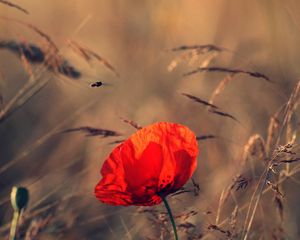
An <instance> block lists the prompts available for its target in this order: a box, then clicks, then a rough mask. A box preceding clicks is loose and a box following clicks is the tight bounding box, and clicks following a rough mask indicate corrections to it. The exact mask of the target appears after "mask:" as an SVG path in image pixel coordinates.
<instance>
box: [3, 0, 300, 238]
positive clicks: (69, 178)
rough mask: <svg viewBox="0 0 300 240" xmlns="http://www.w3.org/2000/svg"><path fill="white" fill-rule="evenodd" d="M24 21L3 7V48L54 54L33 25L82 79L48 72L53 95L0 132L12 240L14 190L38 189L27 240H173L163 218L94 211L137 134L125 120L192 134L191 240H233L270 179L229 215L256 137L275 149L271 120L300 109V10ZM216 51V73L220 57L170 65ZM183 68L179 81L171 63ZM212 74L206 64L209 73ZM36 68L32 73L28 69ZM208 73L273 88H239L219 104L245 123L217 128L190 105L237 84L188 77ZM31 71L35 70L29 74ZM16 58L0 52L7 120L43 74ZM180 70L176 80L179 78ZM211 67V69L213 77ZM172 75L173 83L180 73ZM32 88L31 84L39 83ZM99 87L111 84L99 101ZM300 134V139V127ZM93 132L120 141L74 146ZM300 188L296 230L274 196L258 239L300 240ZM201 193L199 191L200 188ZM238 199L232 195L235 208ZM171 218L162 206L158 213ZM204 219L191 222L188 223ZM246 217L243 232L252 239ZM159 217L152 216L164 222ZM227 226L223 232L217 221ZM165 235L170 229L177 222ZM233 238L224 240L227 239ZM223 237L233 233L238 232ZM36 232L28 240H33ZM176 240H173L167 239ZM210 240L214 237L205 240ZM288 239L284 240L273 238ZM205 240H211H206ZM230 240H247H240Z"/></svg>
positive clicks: (291, 186) (225, 121)
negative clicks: (109, 165)
mask: <svg viewBox="0 0 300 240" xmlns="http://www.w3.org/2000/svg"><path fill="white" fill-rule="evenodd" d="M14 3H15V4H17V5H19V6H21V7H22V8H24V9H26V10H27V11H28V12H29V14H24V13H23V12H22V11H19V10H18V9H16V8H13V7H9V6H7V5H6V4H1V2H0V41H11V40H14V41H17V42H18V41H19V42H20V41H23V42H27V43H32V44H36V45H42V43H43V41H45V40H44V39H43V37H41V36H40V35H39V34H37V32H36V31H34V30H33V29H32V28H30V27H28V25H27V26H26V25H24V24H20V23H19V22H17V21H15V20H19V21H22V22H26V23H27V24H32V25H34V26H36V27H37V28H38V29H41V30H42V31H43V32H45V33H46V34H47V35H49V36H50V37H51V39H52V41H53V42H55V44H56V46H57V47H58V48H59V51H60V54H61V55H62V56H63V57H64V58H65V59H67V60H68V62H69V63H70V64H72V65H73V66H74V67H76V69H78V70H79V71H80V72H81V73H82V76H81V77H80V78H79V79H72V78H70V77H68V76H65V75H63V74H55V73H53V71H50V70H47V69H46V70H43V71H42V73H41V74H40V75H38V76H39V79H47V83H46V85H45V86H44V87H43V88H42V89H41V90H40V91H38V92H37V93H36V94H32V96H31V97H30V98H29V99H28V101H27V100H26V102H25V103H24V104H22V106H21V107H19V108H18V109H17V110H16V111H14V112H13V113H12V114H10V115H9V116H8V117H7V118H6V119H4V120H3V121H1V122H0V164H1V165H0V189H1V190H0V204H1V205H0V225H1V226H0V233H1V236H2V237H4V236H7V231H8V229H9V223H10V221H11V218H12V214H13V210H12V209H11V207H10V202H9V201H10V200H9V195H10V191H11V188H12V186H14V185H20V186H25V187H27V188H28V189H29V191H30V202H29V205H28V209H27V210H26V212H25V213H24V217H23V220H22V219H21V221H22V224H21V227H20V235H21V236H20V238H21V239H23V238H24V239H25V236H26V232H27V231H28V229H29V228H30V227H31V228H33V227H32V225H33V226H35V227H36V229H38V232H39V233H38V234H37V235H36V238H34V237H31V238H30V237H28V234H27V239H158V238H159V239H171V237H170V236H169V237H168V233H162V230H161V229H163V228H162V227H161V226H160V225H159V224H154V223H153V221H151V219H150V218H151V216H152V215H151V214H149V213H147V212H141V211H143V208H140V207H135V206H132V207H113V206H107V205H104V204H102V203H100V202H98V201H97V200H96V198H95V197H94V194H93V192H94V186H95V185H96V184H97V182H98V181H99V179H100V177H101V176H100V168H101V165H102V163H103V161H104V160H105V158H106V157H107V156H108V154H109V153H110V152H111V151H112V149H113V148H114V147H115V146H116V145H115V144H111V143H112V142H114V141H117V140H122V139H125V138H127V137H128V136H130V135H131V134H132V133H134V132H135V131H136V130H135V129H134V128H133V127H132V126H130V125H129V124H126V123H124V122H123V121H122V120H121V119H120V117H122V118H125V119H128V120H132V121H134V122H136V123H138V124H139V125H141V126H146V125H149V124H151V123H154V122H157V121H168V122H176V123H181V124H184V125H187V126H188V127H189V128H191V129H192V130H193V131H194V132H195V133H196V135H197V136H205V135H214V136H218V137H216V138H212V139H207V140H203V141H199V148H200V155H199V159H198V169H197V171H196V173H195V175H194V179H195V181H196V182H197V183H198V184H199V186H200V193H199V195H197V196H194V195H193V193H186V194H180V195H177V196H174V197H170V199H169V201H170V204H171V206H172V209H173V212H174V214H175V215H178V216H179V217H178V218H177V219H176V221H177V222H178V224H180V223H182V224H183V223H185V222H186V221H188V222H189V223H191V224H193V225H194V226H195V227H191V228H190V229H188V228H185V227H184V226H183V227H182V229H180V236H181V237H182V238H181V239H230V238H229V237H228V236H227V235H226V234H227V233H223V232H222V231H219V230H215V231H213V230H214V229H212V228H209V227H210V226H211V225H218V224H217V223H218V222H219V223H220V222H222V221H223V220H224V219H226V218H227V217H228V216H230V214H231V212H232V211H233V209H234V206H239V207H240V206H242V205H243V204H244V203H245V202H247V201H250V198H251V195H252V193H253V191H254V189H255V186H256V185H255V181H256V180H257V178H259V176H260V175H259V173H260V171H261V169H260V168H262V167H263V165H262V162H261V161H254V163H251V164H252V165H254V168H257V169H256V171H257V172H256V173H257V174H256V175H255V174H254V176H252V180H253V181H252V183H250V184H249V186H247V188H246V189H241V190H238V191H237V192H236V193H234V195H235V196H231V197H230V200H228V202H227V203H226V204H227V205H226V206H225V204H224V207H223V208H222V211H221V212H219V213H218V212H217V209H220V203H219V202H221V201H219V200H220V196H221V194H222V192H223V193H224V190H225V189H227V188H228V186H230V184H231V182H232V179H234V178H235V176H236V175H237V174H239V172H240V168H241V165H243V162H242V154H243V152H244V146H245V144H246V143H247V141H248V139H249V137H251V136H252V135H253V134H256V133H257V134H259V135H261V137H262V138H264V139H266V138H267V135H268V126H269V121H270V118H271V117H272V116H273V115H274V114H275V113H276V111H277V110H278V109H279V108H280V107H281V106H282V105H283V104H284V103H286V102H287V101H288V99H289V96H290V94H291V92H292V90H293V88H294V87H295V85H296V84H297V82H298V78H299V74H300V68H299V66H298V65H299V62H300V45H299V40H300V17H299V16H300V2H299V1H296V0H286V1H271V0H252V1H238V0H232V1H221V0H201V1H196V0H190V1H183V0H178V1H171V0H165V1H157V0H151V1H150V0H149V1H138V0H128V1H121V0H112V1H96V0H89V1H82V0H75V1H74V0H73V1H70V0H65V1H38V0H31V1H20V0H15V1H14ZM70 41H76V42H78V43H80V44H82V46H86V47H87V48H89V49H91V50H92V51H93V52H95V53H97V54H99V55H100V56H101V57H103V58H104V59H106V60H107V61H108V62H109V63H110V64H111V65H112V66H113V67H114V68H115V69H116V71H117V72H118V73H119V75H120V76H119V77H118V76H116V75H115V74H114V73H113V72H112V71H110V69H108V68H107V67H105V66H104V65H103V64H101V62H99V61H91V62H87V61H85V60H84V59H83V58H82V57H80V56H78V54H76V53H75V52H74V51H72V49H71V48H70V47H69V46H68V42H70ZM197 44H198V45H204V44H213V45H216V46H219V47H223V48H226V49H228V50H229V51H224V52H218V53H217V55H216V56H214V55H213V57H212V58H211V61H209V62H208V63H207V59H208V57H209V56H212V55H211V52H207V53H204V54H199V55H197V56H196V60H194V61H192V60H191V59H188V60H187V59H186V58H188V57H184V56H183V55H182V54H183V52H177V51H171V49H172V48H174V47H178V46H182V45H197ZM180 56H183V57H181V61H179V62H178V65H177V66H176V68H174V69H170V63H172V61H173V63H174V59H178V57H180ZM205 61H206V62H205ZM25 63H26V61H25ZM201 64H206V65H207V64H208V66H218V67H224V68H232V69H244V70H247V71H252V72H260V73H263V74H265V75H266V76H268V77H269V78H270V79H271V80H272V81H273V83H270V82H268V81H264V80H263V79H262V78H254V77H251V76H248V75H247V74H238V75H235V76H234V78H233V80H232V81H230V82H229V83H228V84H227V85H226V88H225V89H224V91H222V93H220V95H219V96H217V97H216V99H215V101H214V104H216V105H217V106H219V107H220V108H221V109H222V110H224V112H227V113H230V114H232V115H233V116H234V117H235V118H236V119H238V121H239V122H237V121H233V120H232V119H230V118H226V117H222V116H219V115H216V114H212V113H210V112H208V111H207V109H206V107H205V106H203V105H200V104H198V103H196V102H193V101H191V99H188V98H186V97H185V96H182V94H181V93H188V94H191V95H194V96H197V97H199V98H201V99H204V100H206V101H208V100H209V99H210V97H211V95H212V93H213V92H214V90H215V89H216V87H217V86H218V84H219V83H220V81H221V80H222V79H224V77H226V76H227V75H228V74H226V73H220V72H202V73H198V74H194V75H191V76H188V77H183V74H184V73H186V72H189V71H192V70H194V69H196V68H197V67H199V66H200V65H201ZM25 65H26V64H25ZM29 65H31V67H28V66H27V69H26V67H24V61H22V60H21V58H20V57H19V56H18V55H17V54H15V53H14V52H12V51H10V50H9V49H6V48H0V94H1V99H2V101H1V102H0V109H2V110H3V109H5V106H7V104H8V103H9V102H10V101H11V99H13V98H14V97H15V96H16V95H17V94H18V93H19V91H20V89H22V88H23V87H24V85H25V84H27V83H28V81H32V79H31V78H30V71H29V70H28V68H29V69H30V68H31V70H32V71H33V75H34V74H35V72H36V71H37V72H38V71H40V69H41V68H42V66H41V64H29ZM168 66H169V68H168ZM201 66H203V65H201ZM171 70H172V71H171ZM30 79H31V80H30ZM96 81H102V82H103V83H106V84H105V85H103V86H101V87H99V88H91V87H90V84H91V83H93V82H96ZM293 121H294V122H293V124H294V125H293V126H294V128H295V129H296V130H297V126H298V125H297V120H296V117H295V119H293ZM81 126H90V127H93V128H100V129H110V130H114V131H116V132H119V133H121V134H122V136H121V137H107V138H102V137H99V136H95V137H87V136H85V133H83V132H80V131H79V132H77V131H76V132H75V131H74V132H70V133H62V131H64V130H66V129H70V128H76V127H81ZM297 177H298V179H299V174H298V176H297V174H295V175H294V176H293V178H294V180H287V181H285V182H284V184H282V189H283V190H282V191H283V192H284V194H285V198H284V200H283V202H282V204H283V222H281V220H280V217H278V212H277V208H276V203H273V202H274V201H273V193H272V192H271V191H270V192H269V193H267V194H265V195H263V197H262V198H263V200H262V201H261V204H259V207H258V210H257V214H256V215H255V219H256V220H255V221H254V223H253V226H252V228H251V231H252V234H251V235H250V236H249V239H299V237H300V228H299V222H300V210H299V207H298V206H299V200H300V193H299V181H300V180H297ZM187 186H188V187H193V184H192V183H191V182H189V183H188V184H187ZM231 195H233V194H231ZM152 209H154V210H157V211H158V213H152V214H158V215H155V216H156V217H157V216H160V217H161V213H160V211H162V212H163V211H165V210H164V208H163V206H156V207H154V208H151V210H152ZM190 211H196V212H197V214H195V215H193V216H190V217H188V218H187V219H185V218H182V217H180V214H186V213H188V212H190ZM243 214H245V212H243V213H240V216H241V219H240V221H241V223H240V224H241V225H243V223H244V222H243V221H244V220H242V219H243V218H242V216H244V215H243ZM152 217H153V216H152ZM216 218H219V219H217V220H218V221H217V220H216ZM164 224H165V226H164V228H167V229H170V226H169V223H168V222H164ZM220 228H221V227H220ZM229 228H230V226H229V225H228V226H227V225H224V226H222V229H221V230H223V231H224V229H225V230H226V229H229ZM22 232H23V233H22ZM164 234H166V237H165V238H164V237H163V236H164ZM201 236H202V237H201ZM274 236H275V237H274ZM196 237H198V238H196ZM231 237H232V238H231V239H239V238H238V237H235V238H234V236H231Z"/></svg>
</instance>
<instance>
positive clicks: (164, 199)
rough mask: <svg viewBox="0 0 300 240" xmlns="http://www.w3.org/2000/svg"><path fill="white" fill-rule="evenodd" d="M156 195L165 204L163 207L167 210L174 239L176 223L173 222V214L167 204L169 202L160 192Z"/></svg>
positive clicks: (176, 238)
mask: <svg viewBox="0 0 300 240" xmlns="http://www.w3.org/2000/svg"><path fill="white" fill-rule="evenodd" d="M158 195H159V196H160V198H161V199H162V200H163V202H164V204H165V207H166V209H167V211H168V214H169V217H170V221H171V223H172V227H173V231H174V238H175V240H178V235H177V229H176V224H175V221H174V218H173V214H172V211H171V208H170V206H169V203H168V201H167V199H166V198H165V197H164V196H163V195H162V194H158Z"/></svg>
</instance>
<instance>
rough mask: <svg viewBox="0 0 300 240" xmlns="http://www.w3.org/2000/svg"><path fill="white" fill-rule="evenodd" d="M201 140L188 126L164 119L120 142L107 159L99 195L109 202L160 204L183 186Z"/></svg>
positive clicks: (119, 203)
mask: <svg viewBox="0 0 300 240" xmlns="http://www.w3.org/2000/svg"><path fill="white" fill-rule="evenodd" d="M197 155H198V144H197V141H196V137H195V135H194V133H193V132H192V131H191V130H190V129H188V128H187V127H185V126H182V125H179V124H175V123H166V122H160V123H155V124H153V125H150V126H147V127H144V128H142V129H141V130H139V131H137V132H136V133H135V134H133V135H132V136H131V137H130V138H129V139H127V140H126V141H125V142H123V143H122V144H120V145H118V146H117V147H116V148H115V149H114V150H113V151H112V153H111V154H110V156H109V157H108V158H107V159H106V161H105V162H104V164H103V166H102V169H101V174H102V176H103V178H102V179H101V180H100V182H99V183H98V184H97V186H96V188H95V195H96V197H97V198H98V199H99V200H100V201H102V202H104V203H107V204H113V205H126V206H127V205H142V206H151V205H156V204H159V203H160V202H161V201H162V200H161V197H160V196H159V195H158V194H160V195H162V196H166V195H168V194H170V193H173V192H175V191H177V190H179V189H180V188H181V187H182V186H183V185H184V184H185V183H186V182H187V180H188V179H189V178H190V177H191V176H192V174H193V172H194V171H195V169H196V166H197V160H196V158H197Z"/></svg>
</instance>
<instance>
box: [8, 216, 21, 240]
mask: <svg viewBox="0 0 300 240" xmlns="http://www.w3.org/2000/svg"><path fill="white" fill-rule="evenodd" d="M19 217H20V212H19V211H14V217H13V220H12V222H11V227H10V234H9V240H16V233H17V228H18V222H19Z"/></svg>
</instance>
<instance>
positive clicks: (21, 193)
mask: <svg viewBox="0 0 300 240" xmlns="http://www.w3.org/2000/svg"><path fill="white" fill-rule="evenodd" d="M10 200H11V205H12V207H13V209H14V210H15V211H18V212H20V211H21V210H22V209H24V208H25V207H26V205H27V203H28V200H29V193H28V190H27V188H24V187H16V186H15V187H13V188H12V191H11V194H10Z"/></svg>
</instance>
